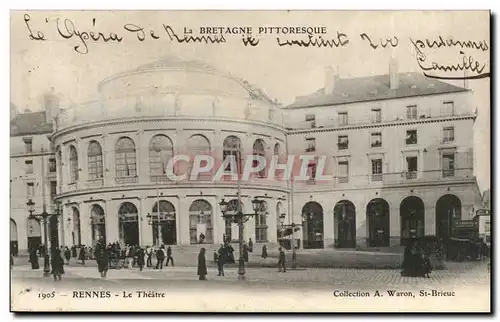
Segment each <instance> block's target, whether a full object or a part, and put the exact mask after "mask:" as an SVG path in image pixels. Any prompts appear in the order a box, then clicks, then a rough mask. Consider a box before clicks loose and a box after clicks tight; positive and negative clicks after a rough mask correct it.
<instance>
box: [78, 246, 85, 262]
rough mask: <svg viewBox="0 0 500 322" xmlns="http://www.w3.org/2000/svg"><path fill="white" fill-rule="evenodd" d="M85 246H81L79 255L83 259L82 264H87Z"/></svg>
mask: <svg viewBox="0 0 500 322" xmlns="http://www.w3.org/2000/svg"><path fill="white" fill-rule="evenodd" d="M85 256H86V254H85V246H84V245H82V246H80V256H79V259H80V260H81V261H82V265H85Z"/></svg>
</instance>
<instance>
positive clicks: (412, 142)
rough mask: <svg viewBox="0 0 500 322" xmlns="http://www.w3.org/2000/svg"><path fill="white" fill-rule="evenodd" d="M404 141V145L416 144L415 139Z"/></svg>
mask: <svg viewBox="0 0 500 322" xmlns="http://www.w3.org/2000/svg"><path fill="white" fill-rule="evenodd" d="M405 141H406V144H417V138H408V139H406V140H405Z"/></svg>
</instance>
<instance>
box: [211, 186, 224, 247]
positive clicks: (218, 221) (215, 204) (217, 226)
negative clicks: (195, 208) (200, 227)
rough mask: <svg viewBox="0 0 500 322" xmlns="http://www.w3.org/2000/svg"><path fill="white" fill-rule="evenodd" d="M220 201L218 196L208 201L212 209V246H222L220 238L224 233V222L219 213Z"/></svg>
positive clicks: (222, 241)
mask: <svg viewBox="0 0 500 322" xmlns="http://www.w3.org/2000/svg"><path fill="white" fill-rule="evenodd" d="M220 201H221V198H220V197H219V196H216V197H215V198H211V199H210V203H211V205H212V209H213V213H212V216H213V217H212V223H213V234H214V244H223V243H224V240H223V239H222V237H223V234H225V233H226V224H225V222H224V218H223V217H222V212H221V211H220V207H219V202H220Z"/></svg>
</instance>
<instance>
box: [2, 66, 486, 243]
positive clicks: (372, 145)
mask: <svg viewBox="0 0 500 322" xmlns="http://www.w3.org/2000/svg"><path fill="white" fill-rule="evenodd" d="M98 91H99V97H98V100H97V101H95V102H89V103H86V104H82V105H79V106H75V107H70V108H64V109H61V110H60V109H59V104H58V102H57V97H56V96H55V95H52V94H48V95H46V97H45V99H44V111H42V112H36V113H12V111H15V110H16V109H15V108H14V109H12V107H11V113H12V114H13V117H11V241H12V242H13V243H16V242H17V244H18V246H17V247H18V248H19V249H20V250H26V249H27V248H28V247H29V246H30V245H34V244H37V243H40V242H41V240H42V237H43V234H44V233H45V232H44V230H43V229H42V228H41V227H43V225H40V223H39V222H38V221H36V220H34V219H29V218H28V212H27V209H26V202H27V201H28V200H29V199H32V200H33V201H34V202H35V204H36V206H35V207H36V212H37V213H40V212H41V211H42V210H43V204H44V200H45V203H46V209H47V211H49V212H51V211H53V201H52V200H58V201H60V202H61V204H62V213H61V216H59V217H58V218H59V220H53V221H51V222H50V223H49V225H48V229H47V231H48V234H49V235H50V241H51V242H52V243H58V244H64V245H73V244H75V245H77V244H84V245H92V244H94V243H95V242H96V241H97V240H99V239H104V240H105V241H106V242H114V241H120V242H121V243H123V244H141V245H150V244H155V243H157V242H158V241H159V242H160V243H162V244H168V245H193V244H199V243H200V236H202V235H203V236H204V237H205V238H204V239H203V243H205V244H215V245H218V244H220V243H222V242H223V238H224V236H225V237H226V238H230V239H231V240H233V241H235V240H236V239H237V227H236V225H235V224H234V223H232V222H231V221H225V220H224V218H223V217H222V215H221V212H220V209H219V203H220V202H221V200H222V199H224V200H225V201H227V202H229V203H230V204H231V205H235V204H237V191H238V190H237V187H238V185H239V186H240V188H241V195H240V196H241V200H242V207H243V210H244V212H245V213H248V212H252V205H251V200H252V199H253V198H256V197H257V198H259V199H261V200H265V202H266V205H267V207H266V209H267V210H266V211H265V212H262V213H259V214H258V215H257V216H254V217H253V218H250V219H249V221H248V222H247V223H246V225H245V237H244V238H245V240H248V239H249V238H252V240H253V241H254V243H256V244H257V245H258V244H262V243H268V244H270V245H273V244H277V242H278V239H279V238H280V236H285V235H286V238H289V237H290V232H286V231H285V230H283V229H282V228H281V222H280V220H279V217H280V215H281V214H285V223H288V224H289V223H296V224H300V225H299V228H298V229H297V231H296V232H295V235H294V236H295V240H296V242H297V244H298V245H300V247H303V248H332V247H336V248H342V247H346V248H354V247H366V246H377V247H382V246H389V245H399V244H401V243H404V242H405V240H406V239H407V238H410V237H412V236H423V235H438V236H445V237H446V236H449V234H450V233H451V228H450V225H451V220H453V219H450V218H455V219H457V218H464V219H465V218H466V217H468V216H470V215H471V213H472V210H473V207H474V205H475V204H476V203H480V197H479V192H478V188H477V183H476V180H475V177H474V174H473V151H472V133H473V132H472V127H473V123H474V120H475V117H476V115H475V111H474V108H473V107H472V106H471V104H470V102H469V97H470V92H469V91H467V90H465V89H463V88H459V87H455V86H452V85H449V84H445V83H442V82H439V81H437V80H430V79H426V78H425V77H423V76H421V75H418V74H407V73H397V71H396V70H395V67H394V66H393V65H391V70H390V73H389V75H380V76H370V77H365V78H357V79H340V78H338V77H337V76H335V75H334V73H333V71H332V70H330V69H328V70H327V74H326V78H325V87H324V88H322V89H320V90H318V91H317V92H316V93H313V94H312V95H309V96H305V97H299V98H297V100H296V101H295V102H294V103H293V104H291V105H289V106H286V107H281V106H279V105H277V104H276V103H275V102H274V101H273V100H271V99H270V98H269V97H268V96H266V95H265V94H264V93H263V92H262V91H261V90H260V89H258V88H256V87H253V86H251V85H250V84H248V83H247V82H246V81H244V80H241V79H238V78H235V77H233V76H231V75H230V74H227V73H225V72H222V71H219V70H216V69H214V68H213V67H210V66H208V65H206V64H204V63H202V62H197V61H184V60H180V59H178V58H173V57H169V58H166V59H163V60H160V61H158V62H154V63H151V64H146V65H143V66H140V67H138V68H136V69H134V70H132V71H128V72H125V73H122V74H118V75H114V76H111V77H109V78H107V79H105V80H103V81H102V82H101V83H100V84H99V85H98ZM181 154H187V155H191V156H193V155H210V156H213V157H214V159H215V160H222V159H223V158H225V157H226V156H228V155H242V156H245V155H261V156H265V157H266V158H271V157H272V156H275V155H277V156H279V157H280V160H282V157H283V156H286V155H287V154H288V155H290V154H296V155H304V154H306V155H307V154H311V155H314V156H315V159H314V161H312V162H311V163H310V164H309V166H308V171H309V173H310V174H311V177H312V178H311V179H310V180H307V181H302V182H301V181H294V182H293V183H292V182H291V181H287V180H280V179H279V178H275V177H274V176H269V175H268V174H267V173H265V172H266V171H264V172H263V173H262V174H261V173H258V174H257V175H255V176H253V177H252V178H251V179H250V180H245V181H241V182H239V183H237V182H235V181H231V180H222V181H213V180H212V178H213V175H214V173H213V172H209V173H205V174H204V175H203V176H200V177H199V178H198V179H197V180H182V181H173V180H171V179H170V178H169V177H168V176H167V163H168V161H169V160H170V159H171V158H172V157H173V156H175V155H181ZM321 156H323V157H325V160H326V163H325V168H324V171H322V172H323V173H325V174H330V175H332V180H315V179H314V177H315V173H316V172H317V170H318V171H320V170H321V169H319V168H317V165H318V163H317V160H318V159H319V158H320V157H321ZM42 160H43V162H42ZM192 166H193V164H192V163H191V162H187V163H185V164H179V166H176V167H175V168H174V172H175V173H179V174H180V173H183V172H186V171H188V170H190V169H191V168H192ZM42 187H45V188H44V189H42Z"/></svg>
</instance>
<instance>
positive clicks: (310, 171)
mask: <svg viewBox="0 0 500 322" xmlns="http://www.w3.org/2000/svg"><path fill="white" fill-rule="evenodd" d="M307 175H308V176H309V183H314V182H315V180H316V163H315V162H314V161H312V162H310V163H309V164H308V165H307Z"/></svg>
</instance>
